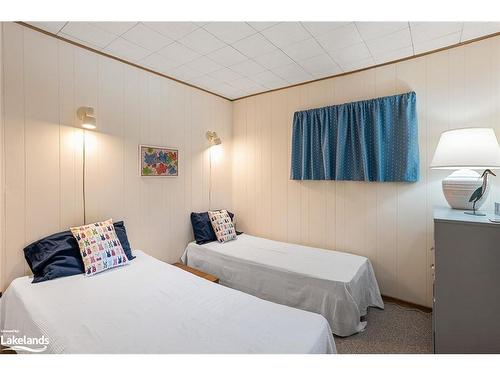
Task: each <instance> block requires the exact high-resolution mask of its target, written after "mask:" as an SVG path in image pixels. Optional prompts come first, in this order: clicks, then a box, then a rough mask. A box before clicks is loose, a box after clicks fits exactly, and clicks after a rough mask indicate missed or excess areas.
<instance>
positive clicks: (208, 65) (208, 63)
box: [186, 56, 222, 74]
mask: <svg viewBox="0 0 500 375" xmlns="http://www.w3.org/2000/svg"><path fill="white" fill-rule="evenodd" d="M186 66H187V67H188V68H191V69H193V70H196V71H198V72H200V73H203V74H207V73H211V72H215V71H216V70H220V69H221V68H222V66H221V65H219V64H217V63H216V62H215V61H212V60H210V59H209V58H208V57H206V56H201V57H199V58H197V59H196V60H193V61H191V62H188V63H187V64H186Z"/></svg>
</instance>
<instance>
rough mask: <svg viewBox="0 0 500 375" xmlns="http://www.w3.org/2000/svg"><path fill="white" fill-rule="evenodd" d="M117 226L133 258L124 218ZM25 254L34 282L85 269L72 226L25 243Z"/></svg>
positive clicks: (71, 274)
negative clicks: (70, 229)
mask: <svg viewBox="0 0 500 375" xmlns="http://www.w3.org/2000/svg"><path fill="white" fill-rule="evenodd" d="M114 226H115V232H116V235H117V236H118V239H119V240H120V243H121V244H122V247H123V250H124V251H125V254H126V255H127V258H128V259H129V260H132V259H134V258H135V257H134V256H133V255H132V251H131V249H130V244H129V242H128V238H127V232H126V230H125V225H124V224H123V221H119V222H118V223H115V224H114ZM24 258H25V259H26V262H28V265H29V266H30V269H31V271H32V272H33V276H34V277H33V282H34V283H39V282H42V281H47V280H53V279H57V278H59V277H64V276H73V275H78V274H80V273H83V272H84V268H83V261H82V256H81V255H80V248H79V247H78V242H77V241H76V239H75V237H73V234H72V233H71V231H69V230H67V231H64V232H60V233H55V234H52V235H50V236H48V237H45V238H42V239H41V240H38V241H35V242H33V243H32V244H30V245H28V246H26V247H25V248H24Z"/></svg>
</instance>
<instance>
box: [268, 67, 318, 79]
mask: <svg viewBox="0 0 500 375" xmlns="http://www.w3.org/2000/svg"><path fill="white" fill-rule="evenodd" d="M272 72H273V73H274V74H276V75H277V76H278V77H281V78H283V79H284V80H286V81H287V82H289V83H296V82H299V81H308V80H310V79H312V76H311V75H310V74H309V73H307V72H306V71H305V70H304V69H303V68H302V67H301V66H299V65H297V64H295V63H293V64H290V65H286V66H280V67H278V68H275V69H272Z"/></svg>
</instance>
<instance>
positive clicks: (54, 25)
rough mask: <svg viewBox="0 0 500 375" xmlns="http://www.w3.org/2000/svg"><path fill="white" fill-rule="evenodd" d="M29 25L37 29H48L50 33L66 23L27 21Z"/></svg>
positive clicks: (55, 32) (54, 32)
mask: <svg viewBox="0 0 500 375" xmlns="http://www.w3.org/2000/svg"><path fill="white" fill-rule="evenodd" d="M28 23H29V24H30V25H33V26H35V27H38V28H39V29H42V30H45V31H48V32H49V33H52V34H57V33H58V32H59V31H61V29H62V28H63V27H64V25H66V22H28Z"/></svg>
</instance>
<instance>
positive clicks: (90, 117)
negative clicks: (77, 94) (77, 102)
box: [76, 107, 97, 130]
mask: <svg viewBox="0 0 500 375" xmlns="http://www.w3.org/2000/svg"><path fill="white" fill-rule="evenodd" d="M76 114H77V116H78V120H80V124H81V126H82V128H84V129H89V130H94V129H95V128H96V127H97V126H96V120H95V117H94V108H92V107H80V108H78V110H77V111H76Z"/></svg>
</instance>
